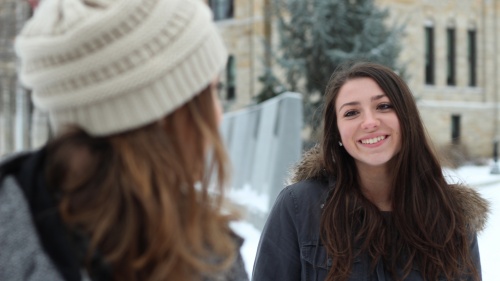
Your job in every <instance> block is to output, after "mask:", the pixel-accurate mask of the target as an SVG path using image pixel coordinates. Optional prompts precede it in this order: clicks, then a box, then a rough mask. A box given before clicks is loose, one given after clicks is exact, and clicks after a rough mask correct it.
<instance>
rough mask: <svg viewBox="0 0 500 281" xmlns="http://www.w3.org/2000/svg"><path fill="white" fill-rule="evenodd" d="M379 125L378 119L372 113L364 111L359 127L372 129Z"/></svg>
mask: <svg viewBox="0 0 500 281" xmlns="http://www.w3.org/2000/svg"><path fill="white" fill-rule="evenodd" d="M379 126H380V120H379V119H378V118H377V117H376V116H375V115H374V114H373V113H372V112H366V113H365V114H364V119H363V122H362V123H361V128H362V129H363V130H373V129H376V128H378V127H379Z"/></svg>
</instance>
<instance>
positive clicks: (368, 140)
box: [359, 136, 388, 144]
mask: <svg viewBox="0 0 500 281" xmlns="http://www.w3.org/2000/svg"><path fill="white" fill-rule="evenodd" d="M387 137H388V136H379V137H376V138H372V139H364V140H360V141H359V142H361V143H362V144H374V143H377V142H379V141H382V140H385V139H386V138H387Z"/></svg>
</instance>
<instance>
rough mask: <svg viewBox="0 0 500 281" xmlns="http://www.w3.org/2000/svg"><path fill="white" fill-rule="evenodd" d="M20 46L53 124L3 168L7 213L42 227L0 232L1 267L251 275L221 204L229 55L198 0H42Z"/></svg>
mask: <svg viewBox="0 0 500 281" xmlns="http://www.w3.org/2000/svg"><path fill="white" fill-rule="evenodd" d="M16 50H17V52H18V55H19V56H20V59H21V65H22V68H21V73H20V74H21V75H20V76H21V79H22V81H23V83H24V84H25V85H26V86H27V87H28V88H31V89H32V90H33V101H34V104H35V106H37V107H38V108H40V109H41V110H44V111H47V112H48V114H49V117H50V119H51V125H52V128H53V129H54V130H55V132H56V134H57V135H56V138H55V139H54V140H52V141H50V142H49V143H48V144H47V145H46V146H45V147H44V148H42V149H41V150H39V151H37V152H33V153H28V154H25V155H22V156H18V157H14V158H13V159H11V160H8V161H6V163H4V164H3V165H2V166H1V167H0V177H1V178H0V180H1V181H0V204H4V205H3V206H4V207H5V208H2V209H0V222H4V221H5V222H7V221H8V222H9V223H10V224H12V228H11V229H14V228H15V229H24V230H23V235H25V236H32V237H34V238H35V239H31V240H30V241H32V242H30V244H29V245H24V247H20V246H21V245H22V242H20V241H17V240H15V239H14V240H13V239H10V238H9V237H13V236H16V235H18V234H19V233H12V231H9V227H6V228H2V230H0V247H1V248H2V251H1V252H0V263H2V268H8V269H5V270H4V269H1V270H0V279H2V280H3V279H4V278H9V280H16V279H17V280H25V279H26V278H27V277H28V279H29V278H32V279H34V280H37V279H44V278H47V277H49V276H51V275H50V274H47V272H51V273H52V274H54V275H58V276H60V277H61V278H63V279H65V280H81V278H84V279H85V278H90V279H93V280H181V281H183V280H247V276H246V273H245V271H244V267H243V263H242V259H241V256H240V254H239V246H240V245H241V242H242V241H241V238H239V237H237V236H236V235H235V234H234V233H233V232H232V231H231V230H230V228H229V225H228V224H229V221H230V220H231V219H233V218H232V217H231V213H228V212H227V210H224V211H225V212H226V213H227V215H223V214H222V210H221V208H222V203H223V195H224V192H223V186H224V184H225V180H226V177H227V168H228V167H227V165H228V161H227V156H226V152H225V150H224V147H223V145H222V142H221V139H220V136H219V132H218V125H219V122H220V115H221V112H220V105H219V104H218V100H217V96H216V93H215V87H214V86H215V84H216V83H217V75H218V73H219V72H220V71H221V70H222V69H223V67H224V65H225V61H226V57H227V53H226V50H225V48H224V46H223V43H222V40H221V39H220V37H219V36H218V34H217V32H216V28H215V26H214V24H213V23H212V22H211V18H210V12H209V9H208V7H206V5H205V4H204V3H203V2H201V0H183V1H180V0H156V1H155V0H143V1H140V0H133V1H131V0H88V1H83V0H44V1H42V3H41V5H40V7H39V9H38V11H37V12H36V13H35V15H34V17H33V19H32V20H31V21H29V22H28V23H27V25H26V26H25V27H24V29H23V31H22V32H21V34H20V36H19V37H18V38H17V41H16ZM209 189H210V191H209ZM16 190H21V191H22V193H20V192H18V191H17V193H16ZM20 194H22V196H19V195H20ZM7 198H9V200H7ZM7 201H8V202H7ZM9 205H12V207H9ZM19 205H26V206H27V207H28V208H27V209H28V210H29V216H30V217H31V220H25V219H18V220H14V221H12V220H10V219H9V217H10V216H11V215H12V212H15V209H16V207H15V206H19ZM30 221H33V222H32V225H29V224H30V223H29V222H30ZM57 237H59V238H60V239H59V238H57ZM55 240H57V241H55ZM12 241H14V243H13V242H12ZM15 241H17V242H15ZM20 248H24V249H30V250H29V251H23V249H20ZM24 252H26V253H24ZM10 255H16V256H20V258H19V260H21V261H22V264H21V265H16V266H12V267H9V266H8V264H9V263H16V262H18V261H19V260H17V259H15V260H10V261H9V258H8V257H9V256H10ZM41 260H45V261H46V262H45V263H42V262H40V261H41ZM42 264H43V266H42ZM4 265H5V266H6V267H4ZM33 268H34V269H33ZM42 268H43V270H42V271H40V270H41V269H42ZM42 272H44V273H43V274H42ZM80 272H83V274H80ZM42 275H43V276H42Z"/></svg>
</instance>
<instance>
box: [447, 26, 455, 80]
mask: <svg viewBox="0 0 500 281" xmlns="http://www.w3.org/2000/svg"><path fill="white" fill-rule="evenodd" d="M446 41H447V60H446V84H448V85H450V86H452V85H455V84H456V80H455V29H454V28H448V29H447V30H446Z"/></svg>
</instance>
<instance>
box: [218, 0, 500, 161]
mask: <svg viewBox="0 0 500 281" xmlns="http://www.w3.org/2000/svg"><path fill="white" fill-rule="evenodd" d="M375 1H376V3H377V4H378V5H379V6H380V7H382V8H387V9H389V12H390V18H389V21H392V22H394V21H396V22H399V23H402V22H404V23H405V24H406V29H405V36H404V38H403V42H402V45H403V50H402V53H401V55H400V58H399V59H400V61H401V63H403V64H404V65H406V72H407V74H408V83H409V85H410V88H411V89H412V90H413V93H414V95H415V97H416V99H417V101H418V105H419V108H420V111H421V114H422V118H423V119H424V122H425V125H426V127H427V130H428V132H429V135H430V136H431V139H432V140H433V141H434V143H435V145H436V148H437V149H438V150H440V151H444V152H447V153H450V152H451V153H453V152H455V153H458V154H460V155H464V154H465V155H467V154H468V155H470V156H471V157H491V155H492V152H493V143H494V142H495V141H500V130H499V118H500V117H499V108H498V107H499V100H498V99H499V95H500V93H499V92H498V91H500V90H499V85H497V84H498V83H500V82H499V78H500V72H499V69H498V68H499V64H500V61H499V59H500V57H499V56H498V55H497V53H498V51H499V41H498V40H500V39H499V38H498V35H499V31H500V29H499V28H500V26H499V22H498V21H499V20H497V18H498V15H497V14H499V13H500V3H498V2H499V1H495V0H461V1H455V0H443V1H441V0H440V1H433V0H375ZM209 2H210V5H211V6H212V9H213V10H214V12H215V14H216V20H217V22H218V26H219V28H220V30H221V32H222V34H223V36H224V38H225V39H226V43H227V44H228V46H229V49H230V52H231V54H232V57H233V62H232V63H234V65H233V66H231V65H229V67H228V69H230V68H231V67H234V68H235V70H232V71H228V75H222V76H223V80H224V79H225V77H224V76H229V77H230V76H231V74H234V73H236V80H235V81H236V83H235V89H236V90H235V92H234V93H232V95H228V94H227V93H228V91H227V89H226V88H224V89H223V90H222V96H223V97H224V98H226V100H227V97H229V98H230V99H229V101H226V103H227V105H228V107H227V108H229V109H235V108H239V107H242V106H245V105H248V104H250V103H252V98H253V97H254V96H256V95H257V94H258V92H259V90H260V87H261V86H260V83H259V82H258V77H259V76H260V75H262V73H263V69H264V65H266V64H268V65H270V60H269V55H268V54H266V53H265V50H264V48H263V44H262V42H263V41H264V40H270V38H273V36H272V32H271V31H272V28H271V23H272V21H273V19H272V18H270V16H269V14H267V13H266V12H267V11H269V1H268V0H250V1H249V0H211V1H209Z"/></svg>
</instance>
